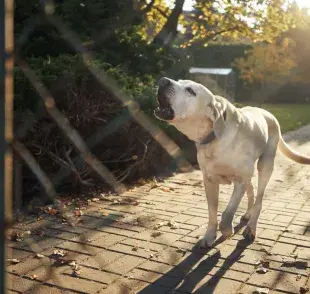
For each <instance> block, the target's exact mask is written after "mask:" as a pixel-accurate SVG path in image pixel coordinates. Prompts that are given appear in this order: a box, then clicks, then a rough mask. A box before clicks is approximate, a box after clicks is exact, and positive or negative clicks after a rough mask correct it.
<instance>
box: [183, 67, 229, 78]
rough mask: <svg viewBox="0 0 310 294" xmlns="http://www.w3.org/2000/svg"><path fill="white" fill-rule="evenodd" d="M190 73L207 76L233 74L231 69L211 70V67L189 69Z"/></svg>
mask: <svg viewBox="0 0 310 294" xmlns="http://www.w3.org/2000/svg"><path fill="white" fill-rule="evenodd" d="M189 72H190V73H202V74H209V75H224V76H226V75H229V74H230V73H232V72H233V69H232V68H214V67H213V68H211V67H191V68H190V69H189Z"/></svg>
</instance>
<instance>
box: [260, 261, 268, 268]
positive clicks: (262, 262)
mask: <svg viewBox="0 0 310 294" xmlns="http://www.w3.org/2000/svg"><path fill="white" fill-rule="evenodd" d="M261 264H262V266H263V267H265V268H269V266H270V261H269V260H262V261H261Z"/></svg>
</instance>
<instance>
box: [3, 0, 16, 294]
mask: <svg viewBox="0 0 310 294" xmlns="http://www.w3.org/2000/svg"><path fill="white" fill-rule="evenodd" d="M13 15H14V0H1V7H0V23H1V25H0V46H1V51H2V54H1V78H0V91H1V93H0V210H1V212H0V225H1V229H0V233H1V239H0V243H1V245H0V263H1V271H0V293H6V290H7V276H6V258H7V250H6V249H7V248H6V239H7V226H6V225H7V224H9V223H10V222H11V219H12V192H13V177H12V176H13V155H12V148H11V144H10V143H11V142H12V139H13V68H14V59H13V48H14V34H13V24H14V17H13Z"/></svg>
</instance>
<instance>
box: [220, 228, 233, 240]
mask: <svg viewBox="0 0 310 294" xmlns="http://www.w3.org/2000/svg"><path fill="white" fill-rule="evenodd" d="M220 230H221V232H222V236H223V237H224V238H225V239H226V238H229V237H231V236H232V235H233V234H234V228H233V226H232V225H230V226H224V225H221V224H220Z"/></svg>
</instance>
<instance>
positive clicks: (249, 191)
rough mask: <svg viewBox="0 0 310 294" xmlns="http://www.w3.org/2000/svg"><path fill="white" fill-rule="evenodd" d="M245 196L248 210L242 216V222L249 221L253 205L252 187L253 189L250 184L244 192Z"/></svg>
mask: <svg viewBox="0 0 310 294" xmlns="http://www.w3.org/2000/svg"><path fill="white" fill-rule="evenodd" d="M246 194H247V197H248V209H247V211H246V213H245V214H244V215H243V216H242V218H241V220H242V221H248V220H249V219H250V216H251V210H252V208H253V205H254V187H253V184H252V182H250V183H249V185H248V187H247V190H246Z"/></svg>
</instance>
